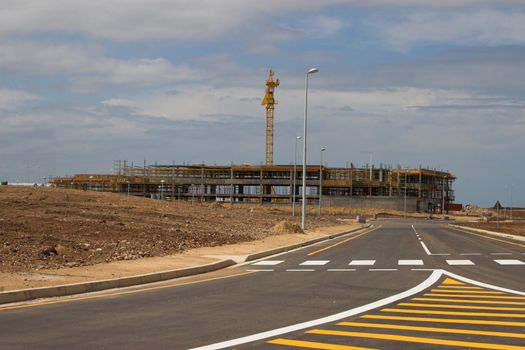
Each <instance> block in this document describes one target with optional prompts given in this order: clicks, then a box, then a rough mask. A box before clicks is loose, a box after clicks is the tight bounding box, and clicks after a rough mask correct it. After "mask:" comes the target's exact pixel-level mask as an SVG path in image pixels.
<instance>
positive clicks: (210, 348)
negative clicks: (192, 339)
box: [190, 270, 443, 350]
mask: <svg viewBox="0 0 525 350" xmlns="http://www.w3.org/2000/svg"><path fill="white" fill-rule="evenodd" d="M442 275H443V270H434V271H433V272H432V273H431V274H430V276H429V277H428V278H427V279H426V280H424V281H423V282H421V283H420V284H418V285H417V286H415V287H412V288H410V289H408V290H406V291H404V292H401V293H398V294H395V295H392V296H389V297H386V298H384V299H381V300H378V301H374V302H372V303H370V304H366V305H362V306H358V307H356V308H353V309H350V310H346V311H343V312H340V313H337V314H334V315H330V316H326V317H322V318H319V319H316V320H312V321H307V322H302V323H297V324H295V325H292V326H286V327H282V328H278V329H274V330H270V331H266V332H261V333H257V334H252V335H249V336H246V337H241V338H237V339H232V340H227V341H223V342H220V343H215V344H210V345H205V346H201V347H197V348H192V349H190V350H218V349H224V348H227V347H231V346H237V345H241V344H246V343H251V342H254V341H258V340H262V339H266V338H270V337H275V336H278V335H281V334H286V333H290V332H295V331H298V330H302V329H305V328H310V327H316V326H319V325H321V324H324V323H330V322H335V321H339V320H340V319H343V318H346V317H350V316H354V315H357V314H360V313H363V312H366V311H370V310H373V309H376V308H379V307H382V306H385V305H388V304H391V303H393V302H396V301H398V300H401V299H404V298H407V297H409V296H412V295H414V294H417V293H419V292H422V291H423V290H425V289H427V288H429V287H430V286H432V285H433V284H434V283H436V282H437V281H439V279H440V278H441V276H442Z"/></svg>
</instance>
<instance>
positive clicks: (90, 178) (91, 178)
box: [89, 175, 93, 192]
mask: <svg viewBox="0 0 525 350" xmlns="http://www.w3.org/2000/svg"><path fill="white" fill-rule="evenodd" d="M91 180H93V175H91V176H90V177H89V191H90V192H91Z"/></svg>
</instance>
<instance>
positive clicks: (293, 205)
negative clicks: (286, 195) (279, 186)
mask: <svg viewBox="0 0 525 350" xmlns="http://www.w3.org/2000/svg"><path fill="white" fill-rule="evenodd" d="M300 139H301V136H296V137H295V156H294V159H293V193H292V216H295V178H296V177H297V141H299V140H300Z"/></svg>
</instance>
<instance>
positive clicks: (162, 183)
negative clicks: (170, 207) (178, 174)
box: [160, 180, 164, 200]
mask: <svg viewBox="0 0 525 350" xmlns="http://www.w3.org/2000/svg"><path fill="white" fill-rule="evenodd" d="M160 200H164V180H160Z"/></svg>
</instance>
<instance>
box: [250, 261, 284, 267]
mask: <svg viewBox="0 0 525 350" xmlns="http://www.w3.org/2000/svg"><path fill="white" fill-rule="evenodd" d="M282 262H284V260H263V261H259V262H256V263H254V264H252V265H258V266H273V265H279V264H280V263H282Z"/></svg>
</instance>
